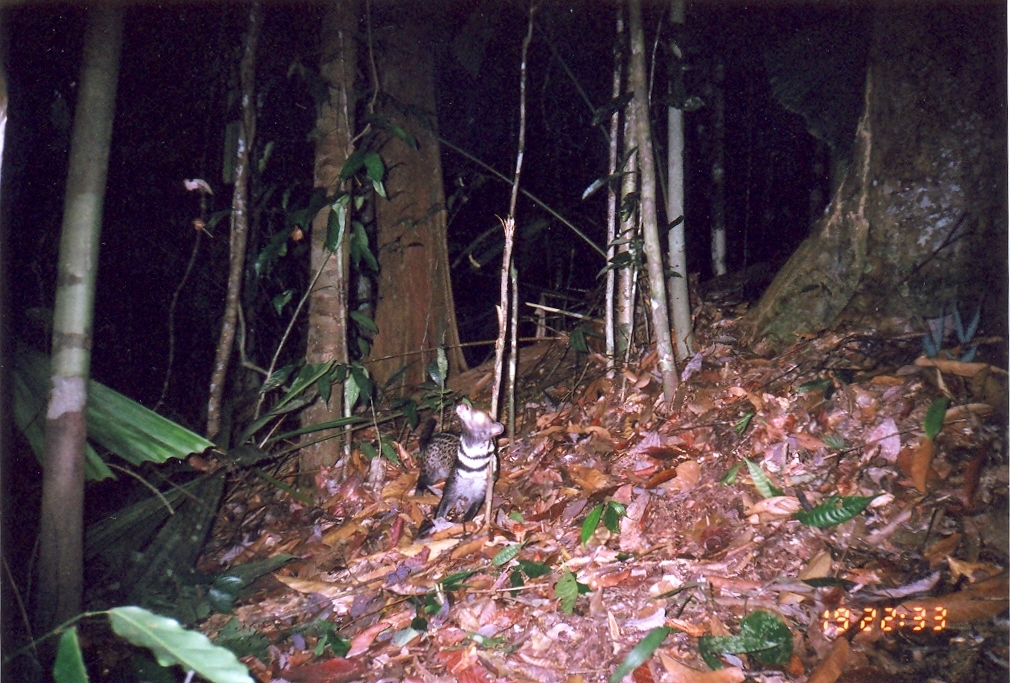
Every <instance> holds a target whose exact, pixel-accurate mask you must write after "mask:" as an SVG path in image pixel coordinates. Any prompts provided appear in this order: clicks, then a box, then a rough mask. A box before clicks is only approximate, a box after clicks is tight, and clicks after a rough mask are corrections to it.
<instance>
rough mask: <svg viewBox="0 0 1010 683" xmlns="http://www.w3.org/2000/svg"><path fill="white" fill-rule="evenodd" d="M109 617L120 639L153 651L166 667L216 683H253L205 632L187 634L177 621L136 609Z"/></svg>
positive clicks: (111, 612) (111, 613) (117, 609)
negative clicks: (190, 670) (185, 671)
mask: <svg viewBox="0 0 1010 683" xmlns="http://www.w3.org/2000/svg"><path fill="white" fill-rule="evenodd" d="M108 614H109V622H110V623H111V625H112V630H113V631H115V632H116V634H117V635H118V636H120V637H122V638H124V639H126V640H127V641H129V642H130V643H132V644H133V645H137V646H139V647H146V648H147V649H149V650H151V652H153V653H154V656H155V658H156V659H157V660H158V663H159V664H161V665H162V666H173V665H176V664H178V665H179V666H181V667H182V668H183V669H185V670H189V669H192V670H193V671H196V672H197V673H198V674H200V675H201V676H203V677H204V678H206V679H207V680H208V681H211V682H212V683H253V679H252V677H251V676H250V675H249V671H248V670H247V669H246V667H245V665H243V664H242V663H241V662H240V661H239V660H238V658H237V657H236V656H235V655H234V654H233V653H232V652H231V651H229V650H227V649H225V648H223V647H218V646H217V645H214V644H212V643H211V642H210V640H208V639H207V636H205V635H203V634H202V633H199V632H197V631H187V630H186V629H184V628H183V627H182V626H180V625H179V622H177V621H176V620H175V619H169V618H167V617H162V616H159V615H157V614H154V613H153V612H148V611H147V610H146V609H143V608H140V607H132V606H131V607H114V608H113V609H111V610H109V612H108Z"/></svg>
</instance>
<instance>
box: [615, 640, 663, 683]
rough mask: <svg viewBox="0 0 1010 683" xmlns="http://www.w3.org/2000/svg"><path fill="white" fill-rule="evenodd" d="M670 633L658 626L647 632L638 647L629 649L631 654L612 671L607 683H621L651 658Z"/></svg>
mask: <svg viewBox="0 0 1010 683" xmlns="http://www.w3.org/2000/svg"><path fill="white" fill-rule="evenodd" d="M672 631H673V629H672V628H667V627H666V626H659V627H657V628H654V629H652V630H651V631H649V632H648V633H647V634H646V636H645V637H644V638H642V640H640V641H639V642H638V645H636V646H635V647H633V648H631V652H629V653H628V654H627V655H626V656H625V657H624V661H622V662H621V664H620V666H618V667H617V668H616V669H615V670H614V673H612V674H610V678H608V679H607V683H621V680H622V679H623V678H624V677H625V676H627V675H628V674H630V673H631V672H632V671H634V670H635V669H637V668H638V667H640V666H642V665H643V664H645V662H646V661H648V659H649V657H651V656H652V653H653V652H655V651H656V648H657V647H659V646H660V645H661V644H662V642H663V641H664V640H665V639H666V637H667V636H668V635H670V633H671V632H672Z"/></svg>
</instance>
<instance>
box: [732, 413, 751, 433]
mask: <svg viewBox="0 0 1010 683" xmlns="http://www.w3.org/2000/svg"><path fill="white" fill-rule="evenodd" d="M753 419H754V413H744V414H743V417H741V418H740V419H739V420H737V421H736V425H734V426H733V429H735V430H736V433H737V435H739V436H743V433H744V432H746V431H747V428H748V427H750V421H751V420H753Z"/></svg>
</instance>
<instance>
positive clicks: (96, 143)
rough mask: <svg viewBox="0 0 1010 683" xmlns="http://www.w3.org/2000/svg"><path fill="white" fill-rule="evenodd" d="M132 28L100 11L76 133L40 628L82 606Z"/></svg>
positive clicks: (90, 39)
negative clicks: (106, 238) (106, 240)
mask: <svg viewBox="0 0 1010 683" xmlns="http://www.w3.org/2000/svg"><path fill="white" fill-rule="evenodd" d="M122 35H123V15H122V9H121V8H119V7H112V6H105V5H98V6H97V7H96V8H94V9H92V10H91V12H90V14H89V15H88V27H87V33H86V35H85V39H84V57H83V64H82V66H81V89H80V94H79V95H78V100H77V108H76V111H75V113H74V129H73V137H72V138H71V141H70V166H69V168H68V169H67V189H66V196H65V199H64V203H63V232H62V236H61V238H60V256H59V270H58V272H59V282H58V283H57V289H56V305H55V309H54V311H53V349H52V391H51V393H50V396H49V404H48V408H47V410H46V423H45V435H46V436H45V457H44V465H45V466H44V468H43V474H42V517H41V521H40V523H39V562H38V589H37V593H36V595H37V601H36V605H35V624H34V626H35V633H36V634H39V635H41V634H43V633H45V632H46V631H48V630H49V629H51V628H52V627H54V626H56V625H58V624H60V623H62V622H64V621H66V620H67V619H69V618H70V617H73V616H76V615H77V614H78V613H79V612H80V610H81V590H82V587H83V535H82V534H83V510H84V447H85V440H86V438H87V398H88V393H87V385H88V374H89V372H90V369H91V325H92V321H93V319H94V306H95V278H96V275H97V266H98V246H99V238H100V236H101V230H102V208H103V202H104V200H105V178H106V174H107V171H108V168H109V142H110V140H111V139H112V119H113V115H114V114H115V111H116V85H117V83H118V80H119V53H120V47H121V45H122Z"/></svg>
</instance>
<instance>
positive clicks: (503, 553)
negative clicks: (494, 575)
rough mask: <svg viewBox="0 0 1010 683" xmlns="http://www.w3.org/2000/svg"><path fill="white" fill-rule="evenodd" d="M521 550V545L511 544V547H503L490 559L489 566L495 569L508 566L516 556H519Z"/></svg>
mask: <svg viewBox="0 0 1010 683" xmlns="http://www.w3.org/2000/svg"><path fill="white" fill-rule="evenodd" d="M522 548H523V544H522V543H513V544H512V545H508V546H505V547H504V548H502V549H501V550H499V551H498V553H497V554H496V555H495V556H494V557H493V558H491V564H492V565H494V566H495V567H501V566H502V565H504V564H508V563H509V562H511V561H512V560H513V559H514V558H515V556H516V555H518V554H519V551H520V550H522Z"/></svg>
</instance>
